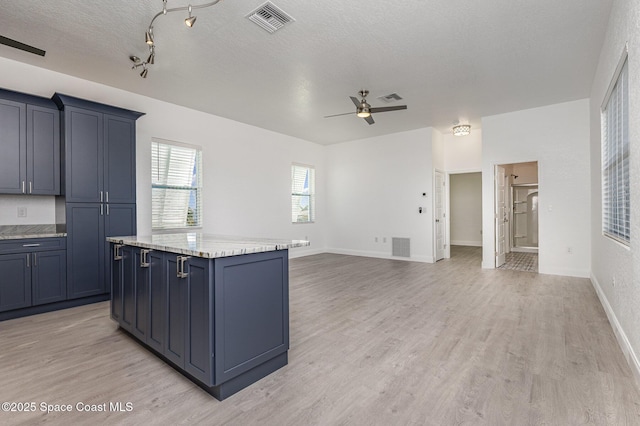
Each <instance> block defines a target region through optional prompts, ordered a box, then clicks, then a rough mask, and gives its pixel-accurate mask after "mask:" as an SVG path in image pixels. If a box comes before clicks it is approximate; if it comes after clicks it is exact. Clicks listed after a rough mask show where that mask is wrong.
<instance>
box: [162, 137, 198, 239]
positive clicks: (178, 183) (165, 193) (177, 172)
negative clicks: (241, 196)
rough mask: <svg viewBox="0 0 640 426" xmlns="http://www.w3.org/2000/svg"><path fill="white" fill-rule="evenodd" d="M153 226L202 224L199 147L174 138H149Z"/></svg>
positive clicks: (195, 225) (186, 226)
mask: <svg viewBox="0 0 640 426" xmlns="http://www.w3.org/2000/svg"><path fill="white" fill-rule="evenodd" d="M151 161H152V164H151V206H152V207H151V224H152V225H151V226H152V229H153V230H162V229H181V228H196V227H200V226H202V151H201V149H200V148H199V147H196V146H193V145H186V144H181V143H177V142H169V141H161V140H156V139H154V140H152V142H151Z"/></svg>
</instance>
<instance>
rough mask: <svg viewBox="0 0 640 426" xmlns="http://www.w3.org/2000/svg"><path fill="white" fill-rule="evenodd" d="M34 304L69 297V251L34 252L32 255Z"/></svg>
mask: <svg viewBox="0 0 640 426" xmlns="http://www.w3.org/2000/svg"><path fill="white" fill-rule="evenodd" d="M31 275H32V290H33V305H34V306H35V305H42V304H44V303H51V302H58V301H60V300H65V299H66V298H67V252H66V251H65V250H56V251H41V252H34V253H33V254H32V255H31Z"/></svg>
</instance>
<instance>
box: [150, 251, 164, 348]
mask: <svg viewBox="0 0 640 426" xmlns="http://www.w3.org/2000/svg"><path fill="white" fill-rule="evenodd" d="M149 263H150V265H149V268H147V270H148V273H149V280H148V282H149V320H148V328H147V344H148V345H149V346H151V347H152V348H153V349H155V350H157V351H158V352H160V353H164V350H165V348H164V341H165V339H164V336H165V330H166V322H167V306H166V300H167V287H166V280H165V275H166V274H165V273H164V267H165V264H164V256H163V253H162V252H156V251H152V252H150V253H149Z"/></svg>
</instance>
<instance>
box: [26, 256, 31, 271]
mask: <svg viewBox="0 0 640 426" xmlns="http://www.w3.org/2000/svg"><path fill="white" fill-rule="evenodd" d="M29 258H31V256H29V253H27V268H31V265H30V264H29Z"/></svg>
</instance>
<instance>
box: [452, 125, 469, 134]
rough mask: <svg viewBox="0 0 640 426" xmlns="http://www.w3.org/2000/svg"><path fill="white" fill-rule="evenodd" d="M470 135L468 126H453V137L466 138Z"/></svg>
mask: <svg viewBox="0 0 640 426" xmlns="http://www.w3.org/2000/svg"><path fill="white" fill-rule="evenodd" d="M470 133H471V125H470V124H458V125H457V126H453V136H467V135H469V134H470Z"/></svg>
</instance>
